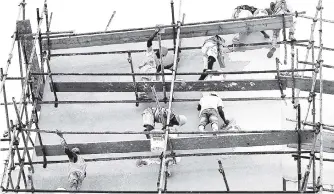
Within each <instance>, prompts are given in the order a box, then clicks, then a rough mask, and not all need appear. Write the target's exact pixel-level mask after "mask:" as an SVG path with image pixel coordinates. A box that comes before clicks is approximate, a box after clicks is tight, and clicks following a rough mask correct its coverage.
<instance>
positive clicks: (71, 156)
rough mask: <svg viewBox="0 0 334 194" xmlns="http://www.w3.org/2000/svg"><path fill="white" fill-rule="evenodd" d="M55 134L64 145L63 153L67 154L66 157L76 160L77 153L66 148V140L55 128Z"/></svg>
mask: <svg viewBox="0 0 334 194" xmlns="http://www.w3.org/2000/svg"><path fill="white" fill-rule="evenodd" d="M57 135H58V136H59V137H60V138H61V145H63V146H64V149H65V154H66V155H67V156H68V158H69V159H70V161H74V162H76V161H77V155H76V154H75V153H73V152H71V150H70V149H69V148H68V145H67V142H66V140H65V138H64V136H63V134H62V133H60V132H59V131H58V130H57Z"/></svg>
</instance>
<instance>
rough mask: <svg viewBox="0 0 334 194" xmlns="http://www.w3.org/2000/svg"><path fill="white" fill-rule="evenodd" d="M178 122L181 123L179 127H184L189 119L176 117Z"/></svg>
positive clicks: (181, 116) (180, 116) (182, 116)
mask: <svg viewBox="0 0 334 194" xmlns="http://www.w3.org/2000/svg"><path fill="white" fill-rule="evenodd" d="M176 120H177V122H178V123H179V126H182V125H184V124H186V122H187V117H186V116H184V115H177V116H176Z"/></svg>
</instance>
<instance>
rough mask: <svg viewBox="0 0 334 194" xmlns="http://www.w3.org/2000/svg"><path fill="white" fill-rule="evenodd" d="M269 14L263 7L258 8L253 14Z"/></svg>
mask: <svg viewBox="0 0 334 194" xmlns="http://www.w3.org/2000/svg"><path fill="white" fill-rule="evenodd" d="M267 15H269V14H268V12H267V11H266V10H265V9H258V10H256V11H255V13H254V16H267Z"/></svg>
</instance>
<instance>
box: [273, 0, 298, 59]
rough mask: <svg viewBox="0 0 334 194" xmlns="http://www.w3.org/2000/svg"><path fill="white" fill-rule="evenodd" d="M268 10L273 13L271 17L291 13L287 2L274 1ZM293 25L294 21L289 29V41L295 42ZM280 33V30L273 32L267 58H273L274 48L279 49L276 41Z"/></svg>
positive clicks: (281, 0)
mask: <svg viewBox="0 0 334 194" xmlns="http://www.w3.org/2000/svg"><path fill="white" fill-rule="evenodd" d="M270 10H271V11H272V12H273V15H279V14H289V13H293V9H292V7H291V6H290V4H289V3H287V0H276V1H275V2H271V3H270ZM295 25H296V21H295V20H294V21H293V22H292V26H291V27H290V28H289V39H290V40H295V37H294V33H295ZM280 31H281V29H277V30H273V38H272V48H271V49H270V51H269V52H268V54H267V57H268V58H271V57H273V55H274V53H275V51H276V48H278V47H279V45H278V44H277V41H278V38H279V34H280ZM283 32H284V31H283Z"/></svg>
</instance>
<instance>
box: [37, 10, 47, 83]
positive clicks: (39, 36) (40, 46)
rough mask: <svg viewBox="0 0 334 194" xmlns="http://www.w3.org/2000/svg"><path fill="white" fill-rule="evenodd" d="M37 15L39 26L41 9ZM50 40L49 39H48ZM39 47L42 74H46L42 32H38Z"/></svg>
mask: <svg viewBox="0 0 334 194" xmlns="http://www.w3.org/2000/svg"><path fill="white" fill-rule="evenodd" d="M36 13H37V24H39V20H40V17H39V8H37V9H36ZM48 40H49V39H48ZM38 45H39V56H40V59H39V60H40V63H41V72H42V73H44V58H43V48H42V46H43V45H42V36H41V31H39V32H38ZM42 80H43V83H44V82H45V78H44V76H42Z"/></svg>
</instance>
